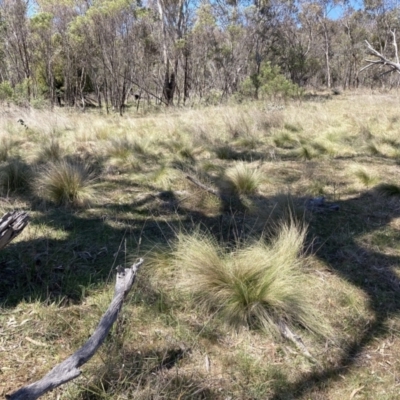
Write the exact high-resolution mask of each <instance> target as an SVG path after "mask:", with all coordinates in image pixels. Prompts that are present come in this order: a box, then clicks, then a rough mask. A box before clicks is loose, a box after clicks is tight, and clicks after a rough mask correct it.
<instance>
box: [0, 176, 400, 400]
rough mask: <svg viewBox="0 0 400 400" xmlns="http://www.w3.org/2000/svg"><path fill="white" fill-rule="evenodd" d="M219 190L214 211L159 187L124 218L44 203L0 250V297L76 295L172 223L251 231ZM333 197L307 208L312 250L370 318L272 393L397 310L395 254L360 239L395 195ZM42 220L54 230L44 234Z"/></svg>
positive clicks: (237, 204)
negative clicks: (316, 209) (357, 296)
mask: <svg viewBox="0 0 400 400" xmlns="http://www.w3.org/2000/svg"><path fill="white" fill-rule="evenodd" d="M213 183H214V184H215V185H216V184H217V182H216V181H214V182H213ZM217 192H219V193H220V198H221V200H222V205H221V210H220V213H219V215H217V216H213V217H209V216H207V215H205V214H203V213H202V212H199V211H196V212H194V211H193V210H192V209H190V208H184V207H182V206H181V205H180V203H179V201H178V199H177V198H176V196H175V194H174V193H173V192H172V191H171V192H168V193H166V192H163V191H161V190H160V191H159V193H158V194H156V195H154V196H153V195H149V196H147V197H145V198H144V199H143V200H142V201H140V202H137V203H135V202H132V205H131V207H132V210H131V211H132V215H133V216H132V217H129V218H119V217H115V218H113V217H110V218H109V217H108V216H107V215H106V216H104V217H96V218H89V217H87V216H84V215H86V214H84V213H80V212H71V211H65V210H62V209H58V208H50V209H49V210H48V211H47V212H46V213H45V214H43V215H42V216H39V217H36V218H34V219H33V220H32V222H31V230H32V228H33V230H34V231H35V230H36V229H37V234H36V236H37V237H36V238H34V239H32V240H29V239H27V240H23V241H20V242H17V243H15V244H13V243H11V244H10V245H9V247H8V248H6V249H5V250H4V251H2V252H1V254H0V257H1V258H0V302H1V303H4V304H5V306H6V307H13V306H15V305H16V304H18V302H20V301H21V300H23V299H25V300H27V301H29V300H49V301H53V299H58V301H60V302H61V301H65V302H67V303H68V302H79V301H81V300H82V299H83V298H84V297H85V296H86V291H87V290H90V288H91V287H92V286H97V285H100V284H104V282H106V281H107V280H109V279H110V275H111V274H113V271H112V267H114V266H116V265H117V264H121V263H124V262H126V257H127V255H126V253H125V247H126V248H128V249H132V248H136V247H137V245H138V242H139V239H140V238H142V239H143V241H144V242H146V241H148V242H149V243H153V244H166V243H167V242H168V240H169V239H170V238H172V237H173V236H174V229H175V227H176V228H178V227H179V226H182V225H183V226H185V227H189V228H190V227H193V226H195V225H196V224H198V223H201V224H203V225H204V226H206V227H207V228H208V229H209V230H210V231H212V232H214V234H216V235H219V239H223V240H225V241H229V240H233V239H237V236H238V226H240V227H241V228H240V229H241V230H242V231H241V232H239V234H240V235H244V236H245V235H247V234H248V233H249V234H250V232H248V231H247V230H248V229H249V228H247V227H246V224H244V223H243V221H244V219H245V218H246V207H245V205H243V204H242V200H241V199H240V198H239V196H235V195H234V194H232V193H229V196H228V195H227V194H226V192H225V191H224V188H223V187H222V186H221V187H219V188H218V189H217ZM160 194H161V195H160ZM306 200H307V199H306V198H302V197H297V198H296V197H293V198H292V201H293V203H294V204H295V205H297V206H298V207H304V204H305V202H306ZM281 201H282V199H281V197H279V196H271V197H264V198H261V197H258V198H257V202H258V203H259V204H261V203H262V202H265V204H269V205H271V204H272V205H273V204H274V203H279V202H281ZM336 204H338V205H339V207H340V211H338V212H333V211H332V212H331V211H327V212H323V213H318V214H317V213H312V214H311V215H310V220H309V229H310V236H312V237H313V239H314V240H317V242H318V243H320V245H319V246H318V248H317V249H316V250H315V251H316V255H317V256H318V257H319V258H320V259H321V260H323V261H324V262H325V264H326V265H327V267H328V268H329V269H330V270H331V271H332V272H333V273H335V274H337V275H338V276H340V277H341V278H343V279H345V280H346V281H347V282H349V283H350V284H352V285H354V286H355V287H357V288H359V289H361V290H362V291H363V292H364V293H365V295H366V296H367V297H368V301H369V309H370V311H371V312H372V313H373V316H374V319H373V321H372V322H371V323H370V324H369V325H368V326H366V327H365V330H364V331H363V334H362V337H361V338H360V337H358V338H356V339H354V340H353V341H350V342H349V343H348V345H347V348H346V349H344V352H343V354H345V355H344V356H343V357H342V358H341V359H339V360H337V361H336V363H335V365H334V366H332V367H328V368H324V369H320V370H318V371H314V372H311V373H309V374H308V375H305V376H303V377H302V379H301V380H299V381H298V382H294V383H291V384H288V385H287V386H285V387H279V388H277V389H275V393H274V395H273V397H271V398H272V399H276V400H277V399H287V398H299V397H302V396H304V395H306V394H310V393H312V392H313V391H315V390H318V389H319V388H320V387H325V386H326V385H327V384H329V382H332V381H335V380H338V379H339V378H340V377H341V376H342V375H343V374H345V373H346V371H347V370H348V369H349V368H350V367H351V366H352V365H353V364H354V362H355V360H356V359H357V357H358V356H359V355H360V354H361V352H362V351H363V350H364V349H365V347H366V346H368V345H369V344H371V342H372V341H373V340H374V339H375V338H376V337H379V336H381V335H383V334H384V333H385V332H386V322H387V320H388V318H389V317H390V316H392V315H397V314H398V313H399V311H400V281H399V278H398V277H397V275H396V273H395V270H396V269H397V268H399V265H400V257H398V256H390V255H386V254H382V253H380V252H379V251H375V250H371V246H369V247H368V248H366V247H364V246H363V245H362V244H360V243H362V240H361V239H362V237H363V236H364V235H367V234H370V233H373V232H377V231H379V230H380V229H383V228H385V227H387V226H388V225H389V224H390V222H391V221H392V220H393V219H395V218H398V217H400V206H399V203H398V200H395V198H388V197H382V196H378V195H377V194H376V193H375V192H374V191H373V190H369V191H366V192H364V193H362V194H360V195H359V196H358V197H355V198H352V199H348V200H344V201H338V202H336ZM143 206H146V207H148V210H147V218H148V219H151V218H152V217H153V215H154V213H156V212H157V216H160V215H161V216H162V218H158V219H157V220H148V221H147V222H146V218H143V216H141V215H140V212H139V211H140V210H139V209H138V208H140V207H143ZM126 207H127V206H126V205H124V206H123V207H120V206H119V205H116V204H108V205H107V207H105V209H104V210H105V211H104V212H105V213H106V212H107V209H110V210H111V209H112V210H113V211H115V212H117V211H118V210H121V209H123V210H126ZM32 209H34V204H33V205H32ZM135 212H136V214H135ZM176 217H179V218H178V219H179V221H178V222H176V219H177V218H176ZM232 221H233V223H232ZM271 224H273V221H271ZM47 227H51V228H52V230H53V233H51V234H50V235H49V234H48V232H47V231H46V229H47ZM251 229H253V228H251ZM54 232H55V233H54ZM57 232H58V233H57ZM252 233H253V234H254V231H253V232H252ZM125 241H126V242H125ZM125 243H126V245H125ZM119 248H120V251H119V252H118V249H119ZM205 398H207V397H205ZM210 398H211V397H210Z"/></svg>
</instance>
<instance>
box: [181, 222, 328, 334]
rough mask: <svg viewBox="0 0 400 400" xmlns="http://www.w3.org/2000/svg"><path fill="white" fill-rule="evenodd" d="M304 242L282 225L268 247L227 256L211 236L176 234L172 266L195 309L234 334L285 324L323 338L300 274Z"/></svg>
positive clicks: (292, 227)
mask: <svg viewBox="0 0 400 400" xmlns="http://www.w3.org/2000/svg"><path fill="white" fill-rule="evenodd" d="M305 236H306V229H305V228H301V227H299V226H298V225H296V224H295V223H293V222H289V223H282V225H281V226H280V229H279V231H278V234H277V235H276V237H275V238H274V239H273V240H272V243H270V244H266V243H265V242H264V241H263V240H259V241H257V242H255V243H253V244H250V245H240V246H239V248H238V249H237V250H236V251H227V250H225V249H224V248H222V247H221V246H220V245H218V243H216V241H215V240H214V239H213V238H212V237H211V236H208V235H204V234H203V235H202V234H200V233H198V232H197V233H195V234H192V235H183V234H181V235H180V236H179V240H178V243H177V246H176V249H175V252H174V257H175V263H176V266H177V267H178V268H181V269H182V282H183V283H182V285H183V287H184V288H185V289H186V290H187V291H188V292H189V293H192V294H193V298H194V300H195V301H196V303H198V304H201V305H202V306H204V307H205V308H206V309H207V310H209V311H212V312H215V313H216V314H217V315H219V316H221V317H222V318H223V320H224V321H226V322H227V323H228V324H230V325H232V326H234V327H235V328H241V327H248V328H260V329H263V330H267V331H270V332H274V333H276V332H278V331H279V324H280V323H282V322H284V323H286V324H288V325H290V326H291V327H295V326H299V325H301V326H303V327H305V328H306V329H308V330H309V331H311V332H313V333H315V334H318V335H325V334H326V333H327V332H328V331H329V329H327V327H326V325H325V323H323V322H322V321H321V319H320V318H318V317H317V315H316V312H315V310H314V307H313V305H312V296H310V290H311V288H312V286H311V280H310V277H309V276H308V275H307V274H306V273H305V272H304V270H303V269H302V264H303V262H304V258H303V257H302V256H301V252H302V248H303V246H304V240H305ZM306 288H307V289H306Z"/></svg>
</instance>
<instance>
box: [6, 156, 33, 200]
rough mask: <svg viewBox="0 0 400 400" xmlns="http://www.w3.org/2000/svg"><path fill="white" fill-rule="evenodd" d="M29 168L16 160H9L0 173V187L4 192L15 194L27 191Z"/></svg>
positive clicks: (30, 174) (29, 175) (30, 173)
mask: <svg viewBox="0 0 400 400" xmlns="http://www.w3.org/2000/svg"><path fill="white" fill-rule="evenodd" d="M31 176H32V171H31V168H30V167H29V165H28V164H26V163H24V162H23V161H21V160H20V159H18V158H14V159H10V160H9V161H8V163H7V164H6V165H4V166H3V167H2V168H1V171H0V186H1V188H2V189H3V191H4V192H7V193H8V192H17V191H20V192H21V191H25V190H27V189H29V181H30V178H31Z"/></svg>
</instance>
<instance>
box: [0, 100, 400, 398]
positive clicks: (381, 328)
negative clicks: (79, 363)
mask: <svg viewBox="0 0 400 400" xmlns="http://www.w3.org/2000/svg"><path fill="white" fill-rule="evenodd" d="M0 116H1V118H0V130H1V135H2V136H1V139H0V162H1V164H0V172H1V174H0V177H1V178H2V181H1V183H2V191H3V195H4V196H3V197H2V198H1V199H0V208H1V210H2V211H3V212H6V211H9V210H11V209H23V210H26V211H28V212H29V213H30V216H31V221H30V224H29V225H28V227H27V228H26V229H25V231H24V232H23V233H22V235H20V236H19V237H18V238H17V239H16V240H15V241H14V242H13V243H12V244H10V245H9V246H8V247H7V248H6V249H4V250H3V251H2V252H1V254H0V301H1V307H2V308H1V309H0V357H1V365H0V375H1V379H0V396H4V395H5V394H6V393H10V392H11V391H13V390H15V389H16V388H18V387H19V386H21V385H24V384H27V383H30V382H32V381H34V380H36V379H39V378H40V377H41V376H43V374H44V373H46V372H47V371H48V370H49V369H50V368H51V367H52V366H54V365H55V364H56V363H58V362H59V361H61V360H62V359H64V358H65V357H67V356H68V355H69V354H71V353H72V352H73V351H74V350H75V349H76V348H78V347H79V346H80V345H81V344H82V343H83V342H84V341H85V340H86V339H87V337H88V336H89V335H90V332H91V331H92V330H93V328H94V327H95V325H96V323H97V322H98V319H99V318H100V316H101V314H102V313H103V312H104V310H105V309H106V307H107V305H108V303H109V301H110V299H111V296H112V275H113V269H114V266H115V265H118V264H124V263H127V262H128V260H129V255H130V254H132V256H133V257H136V256H137V255H142V256H143V257H144V258H145V259H146V266H145V267H144V269H143V271H141V272H140V275H139V277H138V285H137V287H136V288H135V289H134V291H133V294H132V295H131V296H130V297H129V298H128V299H127V302H126V304H125V305H124V308H123V310H122V314H121V317H120V320H119V321H118V322H117V325H116V326H115V328H113V330H112V332H111V334H110V335H109V337H108V338H107V340H106V343H104V345H103V347H102V348H101V350H100V352H99V353H98V354H97V355H96V356H95V357H94V358H93V360H92V361H90V362H89V363H88V364H87V365H85V366H83V367H82V369H83V371H84V373H83V374H82V376H81V377H80V378H79V379H77V380H76V381H74V382H71V383H70V384H67V385H65V386H64V387H62V388H59V389H57V390H56V391H55V392H53V393H50V394H48V395H46V396H44V398H45V399H53V398H55V397H57V396H58V395H59V396H60V399H63V400H67V399H71V400H72V399H82V400H83V399H86V400H87V399H89V398H90V399H93V400H94V399H121V400H122V399H126V398H135V399H136V398H137V399H143V400H148V399H155V398H163V399H177V398H181V399H183V398H186V399H216V400H222V399H227V398H232V399H249V398H254V399H267V398H270V399H281V398H282V399H283V398H297V399H303V400H305V399H310V398H313V399H314V398H315V399H318V398H320V399H322V398H323V399H342V398H350V397H351V396H353V399H356V398H365V399H377V398H378V399H395V398H397V397H398V382H397V378H396V377H397V376H399V374H400V364H399V362H398V360H399V359H400V352H399V350H398V349H399V348H400V340H399V335H398V332H399V329H400V318H399V310H400V297H399V294H398V286H399V279H400V270H399V267H398V266H399V265H400V247H399V245H398V243H399V239H400V237H399V234H398V232H399V230H400V211H399V206H398V192H399V190H398V189H399V188H398V169H399V165H398V163H399V160H400V157H399V154H400V150H399V140H398V132H399V129H400V118H399V112H398V98H397V96H396V95H391V94H371V93H356V94H354V93H344V94H343V95H340V96H334V97H332V98H328V97H327V96H323V95H321V96H314V97H313V98H312V99H311V100H310V101H303V102H302V103H301V104H299V103H288V104H285V105H284V106H282V105H280V104H264V103H262V104H261V103H260V104H258V103H249V104H243V105H240V106H238V105H226V106H218V107H210V108H206V109H194V108H193V109H190V110H177V109H168V110H164V109H162V110H159V111H158V112H157V113H153V114H151V113H147V112H146V113H145V112H142V111H139V113H136V111H135V110H133V109H132V110H131V111H129V112H128V113H127V114H126V115H125V116H124V117H123V118H119V117H116V116H114V115H109V116H107V115H104V114H103V115H100V114H99V113H98V111H97V110H96V111H93V112H91V111H90V110H88V111H87V112H86V113H84V114H81V113H75V112H72V111H70V110H67V109H63V110H58V109H57V110H55V111H54V112H50V111H46V110H42V111H38V110H28V109H17V108H7V109H0ZM19 119H22V120H23V121H24V125H22V124H21V123H18V122H17V121H18V120H19ZM49 158H52V159H54V160H57V159H58V160H59V161H53V162H52V163H50V164H43V162H45V161H46V160H48V159H49ZM14 163H15V165H16V164H18V163H19V164H18V166H22V167H23V168H22V169H21V171H22V170H23V171H25V172H23V173H22V174H18V173H15V171H16V170H15V169H14V170H8V167H9V166H10V165H13V166H15V165H14ZM63 165H66V166H67V167H66V168H65V170H66V171H69V172H66V174H67V175H65V176H64V175H63V173H61V172H62V170H63V168H62V166H63ZM76 165H79V167H78V168H75V166H76ZM84 165H87V166H89V167H84ZM24 168H26V169H24ZM41 168H44V170H42V169H41ZM88 168H89V170H96V174H97V175H96V184H95V186H93V185H92V183H93V182H92V180H91V176H90V174H88V172H89V170H88ZM240 168H241V169H242V170H243V171H244V172H243V171H242V172H241V173H238V170H240ZM18 171H19V170H18ZM18 171H17V172H18ZM26 171H33V172H34V175H35V174H39V175H41V174H42V173H44V175H41V176H42V178H39V175H37V179H38V182H41V183H40V187H41V188H42V189H43V191H42V190H39V192H40V196H43V197H44V198H46V199H49V200H50V199H52V200H50V201H49V202H48V203H47V204H45V206H44V205H43V203H41V202H38V201H37V194H36V195H32V194H31V192H30V191H29V190H28V188H29V187H30V185H29V184H30V183H31V182H34V181H35V180H34V178H35V176H34V175H33V176H29V175H27V173H26ZM42 171H45V172H42ZM46 171H47V172H46ZM77 171H80V172H79V173H78V172H77ZM224 171H226V174H225V173H224ZM358 171H361V172H358ZM50 172H51V173H50ZM239 172H240V171H239ZM60 173H61V175H60ZM231 173H232V174H234V175H235V174H236V175H235V176H236V178H237V179H238V181H237V183H232V182H234V181H235V179H236V178H232V177H229V179H228V175H230V174H231ZM186 174H190V175H191V176H196V177H197V178H198V179H199V180H200V181H201V182H203V183H204V184H206V185H207V186H209V187H210V188H212V189H213V190H215V192H214V194H212V193H211V192H207V191H205V190H204V189H201V188H199V187H197V186H196V185H193V184H191V183H190V182H188V181H187V179H186V178H185V176H186ZM18 176H20V177H21V179H22V180H21V181H18V179H17V178H18ZM66 176H69V177H70V178H71V177H76V176H79V178H77V179H75V178H73V179H72V178H71V179H70V178H67V177H66ZM238 176H240V179H239V177H238ZM50 177H52V178H51V179H50ZM14 178H15V179H14ZM41 179H42V180H41ZM227 181H231V184H230V191H229V196H228V197H229V199H228V200H226V198H225V197H224V196H226V195H227V190H226V189H227V188H226V186H225V185H226V182H227ZM239 181H240V182H241V183H239ZM46 182H47V183H46ZM71 182H75V183H71ZM11 183H12V184H11ZM27 183H28V185H26V184H27ZM377 184H378V186H376V185H377ZM46 185H48V186H47V194H46V190H44V189H45V187H46ZM60 186H61V187H63V188H64V189H65V188H67V187H71V188H72V189H73V188H75V189H73V190H72V189H71V191H69V190H67V191H64V189H61V188H60ZM37 188H38V187H37V186H36V189H37ZM94 189H95V192H94ZM243 193H245V194H243ZM320 195H323V196H325V204H326V207H321V208H318V209H312V208H311V209H310V207H308V206H307V205H308V204H309V203H308V201H309V200H310V198H311V197H315V196H320ZM93 197H95V199H96V201H95V202H93V203H92V207H89V208H87V207H59V206H57V205H56V203H58V204H59V203H62V202H64V203H67V204H68V205H71V204H78V205H80V204H86V203H87V201H88V200H89V199H90V198H93ZM227 201H229V204H228V205H227V204H225V203H226V202H227ZM331 205H337V206H338V208H339V210H338V211H337V207H334V208H330V206H331ZM293 215H295V216H296V218H297V219H298V220H300V221H305V222H306V223H307V226H308V231H307V234H305V232H304V231H303V230H302V228H297V231H296V230H294V232H295V233H296V232H297V234H296V235H294V236H293V237H291V236H290V235H289V238H288V234H289V232H286V231H284V232H283V233H282V230H279V227H280V226H284V227H285V226H287V227H288V229H289V228H290V229H292V227H291V226H290V225H281V224H282V221H290V216H293ZM198 226H200V227H201V230H202V231H207V232H208V236H206V237H202V236H201V237H198V236H196V235H194V236H193V233H194V232H196V230H197V229H198ZM290 229H289V230H290ZM177 232H185V234H186V236H184V238H186V239H182V240H181V242H180V244H178V249H179V257H180V258H179V257H178V258H179V260H180V262H179V263H177V260H178V258H175V259H174V258H172V255H173V254H174V253H173V252H171V247H170V246H171V245H172V244H173V243H175V242H176V240H177V236H178V234H177ZM279 232H281V233H279ZM290 232H292V231H291V230H290ZM280 234H282V235H283V236H284V237H285V238H286V239H285V240H284V241H283V242H282V243H285V245H282V246H281V245H279V243H281V237H280V236H279V235H280ZM262 237H263V238H264V239H262V240H261V238H262ZM296 238H297V239H296ZM299 238H300V239H299ZM191 240H192V241H191ZM282 240H283V239H282ZM301 243H304V247H303V246H302V244H301ZM300 248H301V249H302V250H304V251H305V252H306V254H305V255H304V254H303V251H300V257H299V250H300ZM176 251H177V250H176ZM302 254H303V255H302ZM175 255H177V253H175ZM301 255H302V256H301ZM249 259H251V260H252V263H249V262H248V260H249ZM210 260H211V261H210ZM287 260H291V262H288V261H287ZM305 260H306V261H307V262H305ZM215 265H216V266H217V267H218V268H219V275H218V276H216V277H215V268H213V266H215ZM277 265H280V266H282V268H277ZM270 266H274V268H275V269H274V268H272V267H271V268H270ZM189 270H190V271H191V272H190V273H189ZM192 270H193V271H196V274H197V273H198V274H199V275H196V276H197V277H198V278H197V280H194V276H195V273H194V272H193V271H192ZM184 271H186V275H185V278H186V279H188V278H191V282H192V283H191V287H192V288H193V292H196V296H192V297H194V298H196V299H200V300H201V302H203V303H207V304H208V306H209V307H208V308H207V309H208V310H209V309H210V308H213V309H214V310H215V311H217V310H219V311H220V314H221V315H220V316H222V317H223V318H217V317H216V316H217V315H216V316H215V317H214V318H213V314H212V313H211V314H210V312H209V311H207V312H204V307H196V306H195V307H194V306H193V304H192V302H191V300H190V297H191V296H189V297H188V295H187V293H185V292H183V291H182V286H181V284H179V285H178V283H179V282H182V274H183V272H184ZM217 271H218V270H217ZM265 271H268V273H264V272H265ZM271 271H275V272H273V273H271ZM209 272H210V274H211V273H214V275H213V276H214V278H215V279H214V283H215V282H216V284H215V285H214V283H213V287H214V288H215V287H218V285H220V284H223V285H225V286H226V287H227V291H226V293H228V294H227V295H226V296H225V294H224V296H225V297H223V296H222V295H215V294H214V295H213V294H212V291H211V290H210V291H206V290H203V291H200V293H199V290H198V289H199V288H200V287H201V285H200V283H202V282H203V279H204V274H206V273H207V274H208V273H209ZM233 272H234V273H233ZM190 274H191V275H190ZM210 274H209V276H211V275H210ZM192 275H193V276H192ZM272 275H273V276H274V277H278V276H279V277H286V278H285V279H287V280H283V281H282V280H281V281H279V280H278V278H277V279H272V278H271V276H272ZM235 276H236V278H235V279H236V280H235V279H234V277H235ZM268 276H269V277H270V278H271V279H270V281H269V282H267V281H268V279H267V277H268ZM217 278H218V279H217ZM235 282H236V286H235V284H234V283H235ZM278 282H285V283H284V286H283V287H284V289H285V290H286V288H290V290H291V291H290V290H289V292H286V291H285V290H283V289H282V284H280V285H278ZM301 282H304V283H301ZM267 283H268V284H267ZM207 285H209V282H206V286H207ZM274 285H275V286H274ZM293 288H297V291H295V292H294V291H293ZM264 289H265V290H264ZM263 291H264V292H263ZM262 294H264V295H265V296H261V295H262ZM278 294H279V296H280V295H282V296H283V297H282V300H280V301H275V302H274V301H273V299H278V298H279V296H278ZM210 299H211V300H210ZM227 299H228V300H229V299H231V300H230V301H228V300H227ZM232 299H234V300H232ZM304 300H305V302H304ZM199 302H200V301H198V303H199ZM310 302H311V303H312V310H311V311H308V308H305V309H302V308H301V305H303V304H306V305H307V304H309V303H310ZM285 304H286V306H285V307H284V306H283V305H285ZM249 305H251V306H249ZM267 305H269V307H267ZM299 307H300V308H299ZM266 310H268V312H269V313H268V314H266ZM302 310H303V311H302ZM309 315H315V320H314V319H313V318H311V319H310V318H309V317H307V316H309ZM279 318H284V319H285V320H286V321H288V322H292V323H293V326H294V328H293V329H294V330H295V331H296V332H297V333H298V334H299V335H300V336H301V339H302V341H303V342H304V344H305V346H306V347H307V348H308V349H309V351H310V352H311V354H312V355H313V356H314V357H315V359H316V360H317V361H316V362H312V361H310V360H309V359H308V358H307V357H304V356H303V354H302V352H300V351H299V350H298V348H296V347H295V346H293V345H291V344H290V343H289V342H287V341H285V340H283V339H280V340H277V338H276V336H274V335H270V334H268V333H267V334H266V333H265V332H264V330H263V329H261V330H260V329H249V328H246V326H248V327H250V328H252V327H255V326H260V325H261V326H262V325H263V322H262V321H263V320H264V321H268V319H269V320H270V321H271V323H272V324H276V323H277V321H279ZM227 320H229V321H231V322H232V323H233V325H241V326H244V328H243V329H242V330H240V332H235V331H234V330H233V329H232V328H231V326H230V325H229V324H226V323H224V322H226V321H227ZM317 321H326V323H327V324H328V325H330V326H331V327H332V331H331V332H332V333H330V334H329V335H328V338H329V339H328V340H324V339H323V338H324V337H326V334H323V335H322V338H321V337H315V335H313V334H312V333H311V331H319V328H318V326H319V325H318V324H319V322H318V324H317V326H315V325H313V323H314V322H317ZM270 326H273V325H270ZM304 327H308V329H303V328H304ZM357 390H358V391H357Z"/></svg>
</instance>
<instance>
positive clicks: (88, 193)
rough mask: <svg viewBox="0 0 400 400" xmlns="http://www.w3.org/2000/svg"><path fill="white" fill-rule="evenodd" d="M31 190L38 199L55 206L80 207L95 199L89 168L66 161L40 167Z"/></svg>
mask: <svg viewBox="0 0 400 400" xmlns="http://www.w3.org/2000/svg"><path fill="white" fill-rule="evenodd" d="M33 188H34V190H35V191H36V194H37V195H38V196H39V197H40V198H43V199H45V200H49V201H52V202H53V203H55V204H56V205H66V206H75V207H82V206H87V205H88V204H90V203H92V202H93V201H94V199H95V192H94V189H93V175H92V173H91V172H90V166H88V165H84V164H77V163H71V162H68V161H60V162H58V163H49V164H46V165H45V166H43V167H41V168H40V170H39V171H38V173H37V177H36V179H35V181H34V183H33Z"/></svg>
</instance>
